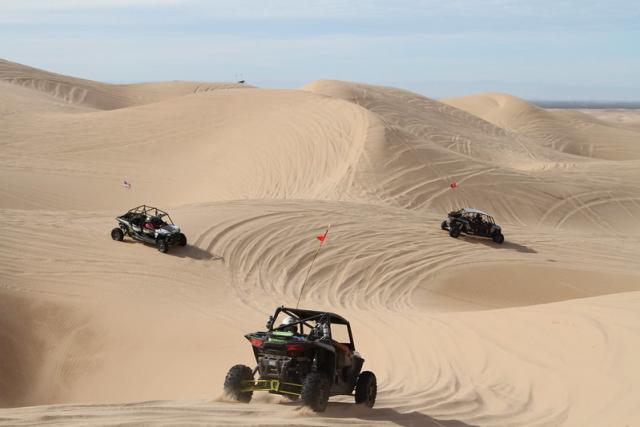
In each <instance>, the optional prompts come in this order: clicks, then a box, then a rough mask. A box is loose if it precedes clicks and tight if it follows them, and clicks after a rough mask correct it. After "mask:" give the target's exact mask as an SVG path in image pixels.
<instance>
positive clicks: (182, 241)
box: [178, 233, 187, 246]
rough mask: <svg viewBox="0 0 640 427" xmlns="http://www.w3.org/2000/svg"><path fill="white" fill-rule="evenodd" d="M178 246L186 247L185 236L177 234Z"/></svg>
mask: <svg viewBox="0 0 640 427" xmlns="http://www.w3.org/2000/svg"><path fill="white" fill-rule="evenodd" d="M178 245H180V246H187V236H185V235H184V234H183V233H180V234H178Z"/></svg>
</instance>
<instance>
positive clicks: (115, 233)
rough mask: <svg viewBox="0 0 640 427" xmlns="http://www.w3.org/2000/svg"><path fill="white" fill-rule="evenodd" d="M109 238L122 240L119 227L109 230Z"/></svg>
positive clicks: (122, 235)
mask: <svg viewBox="0 0 640 427" xmlns="http://www.w3.org/2000/svg"><path fill="white" fill-rule="evenodd" d="M111 238H112V239H113V240H116V241H118V242H122V240H123V239H124V233H123V232H122V230H121V229H120V227H116V228H114V229H113V230H111Z"/></svg>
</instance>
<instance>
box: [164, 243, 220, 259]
mask: <svg viewBox="0 0 640 427" xmlns="http://www.w3.org/2000/svg"><path fill="white" fill-rule="evenodd" d="M167 254H168V255H173V256H177V257H180V258H191V259H197V260H210V261H224V258H223V257H221V256H219V255H213V254H211V253H209V252H207V251H205V250H204V249H200V248H199V247H197V246H191V245H187V246H185V247H179V246H176V247H173V248H171V249H169V252H167Z"/></svg>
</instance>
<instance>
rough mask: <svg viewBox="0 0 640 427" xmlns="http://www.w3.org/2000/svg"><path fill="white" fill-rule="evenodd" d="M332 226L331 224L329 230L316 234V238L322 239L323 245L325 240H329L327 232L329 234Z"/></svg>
mask: <svg viewBox="0 0 640 427" xmlns="http://www.w3.org/2000/svg"><path fill="white" fill-rule="evenodd" d="M330 228H331V225H329V226H328V227H327V231H325V232H324V234H318V235H317V236H316V239H318V240H320V244H321V245H322V244H323V243H324V241H325V240H327V234H329V229H330Z"/></svg>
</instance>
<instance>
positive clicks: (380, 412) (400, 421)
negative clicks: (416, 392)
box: [283, 402, 473, 427]
mask: <svg viewBox="0 0 640 427" xmlns="http://www.w3.org/2000/svg"><path fill="white" fill-rule="evenodd" d="M283 404H285V405H287V406H289V405H291V406H299V405H300V404H299V403H294V402H291V403H288V402H287V403H283ZM301 410H302V411H304V409H303V408H301ZM309 411H310V410H309ZM319 416H321V417H323V418H351V419H358V420H362V421H371V422H372V424H373V423H374V422H376V421H377V422H380V421H386V422H390V423H394V424H396V425H399V426H403V427H473V426H472V425H471V424H466V423H463V422H462V421H457V420H436V419H435V418H432V417H430V416H428V415H425V414H422V413H420V412H415V411H414V412H406V413H401V412H398V411H396V410H395V409H391V408H373V409H369V408H365V407H363V406H360V405H355V404H353V403H345V402H329V406H327V410H326V411H325V412H323V413H322V414H319ZM336 424H342V423H336Z"/></svg>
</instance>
